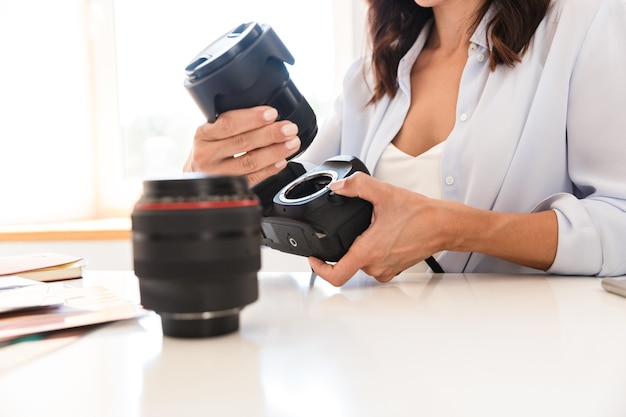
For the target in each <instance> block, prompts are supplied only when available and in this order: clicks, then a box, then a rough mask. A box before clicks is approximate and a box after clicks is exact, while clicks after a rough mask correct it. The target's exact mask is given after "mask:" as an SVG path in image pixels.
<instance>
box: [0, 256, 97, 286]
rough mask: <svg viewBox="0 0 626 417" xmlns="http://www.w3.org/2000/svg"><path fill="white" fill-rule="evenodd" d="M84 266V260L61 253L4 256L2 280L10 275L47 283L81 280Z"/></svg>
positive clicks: (1, 258)
mask: <svg viewBox="0 0 626 417" xmlns="http://www.w3.org/2000/svg"><path fill="white" fill-rule="evenodd" d="M84 265H85V263H84V260H83V259H82V258H79V257H76V256H71V255H65V254H60V253H34V254H28V255H14V256H2V257H0V279H2V277H3V276H9V275H19V276H21V277H24V278H29V279H34V280H37V281H45V282H47V281H58V280H62V279H73V278H80V277H81V276H82V274H83V266H84Z"/></svg>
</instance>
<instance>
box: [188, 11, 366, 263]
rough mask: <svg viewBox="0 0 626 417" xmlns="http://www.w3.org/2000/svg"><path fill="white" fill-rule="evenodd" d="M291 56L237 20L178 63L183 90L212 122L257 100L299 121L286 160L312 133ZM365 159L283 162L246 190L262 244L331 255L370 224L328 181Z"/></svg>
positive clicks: (258, 27) (259, 28) (362, 207)
mask: <svg viewBox="0 0 626 417" xmlns="http://www.w3.org/2000/svg"><path fill="white" fill-rule="evenodd" d="M285 63H288V64H293V63H294V58H293V56H292V55H291V53H290V52H289V51H288V50H287V48H286V47H285V45H284V44H283V43H282V41H281V40H280V39H279V38H278V36H277V35H276V33H275V32H274V31H273V30H272V28H271V27H270V26H268V25H265V24H259V23H256V22H249V23H243V24H241V25H239V26H237V27H235V28H234V29H232V30H230V31H229V32H227V33H225V34H224V35H222V36H221V37H220V38H219V39H217V40H215V41H214V42H213V43H211V44H210V45H209V46H208V47H206V48H205V49H204V50H203V51H201V52H200V53H199V54H198V55H197V56H196V57H195V58H194V59H193V60H192V61H191V63H189V64H188V65H187V67H186V68H185V73H186V79H185V83H184V85H185V88H186V89H187V91H188V92H189V94H190V95H191V96H192V98H193V99H194V101H195V102H196V104H197V105H198V107H199V108H200V110H201V111H202V113H203V114H204V116H205V117H206V118H207V120H208V121H209V122H210V123H212V122H214V121H215V120H216V119H217V118H218V117H219V115H220V114H221V113H223V112H225V111H228V110H234V109H241V108H248V107H253V106H259V105H269V106H272V107H274V108H276V109H277V110H278V118H279V120H290V121H292V122H293V123H295V124H296V125H298V132H299V133H298V136H299V137H300V140H301V146H300V149H298V150H297V151H296V152H295V153H294V154H293V155H291V156H290V157H289V158H288V159H290V160H291V159H292V158H295V157H296V156H298V155H300V154H301V153H302V152H304V151H305V150H306V149H307V148H308V147H309V145H310V144H311V143H312V141H313V138H314V137H315V135H316V134H317V121H316V117H315V113H314V112H313V110H312V108H311V106H310V105H309V104H308V102H307V101H306V99H305V98H304V97H303V95H302V94H301V93H300V92H299V91H298V89H297V88H296V86H295V85H294V83H293V82H292V81H291V79H290V77H289V72H288V71H287V69H286V67H285ZM357 171H360V172H365V173H367V174H369V172H368V170H367V168H366V167H365V165H364V164H363V163H362V162H361V161H360V160H359V159H357V158H356V157H353V156H345V155H342V156H337V157H335V158H331V159H328V160H327V161H325V162H324V163H322V164H321V165H320V166H318V167H317V168H315V169H313V170H311V171H309V172H306V170H305V169H304V167H303V166H302V165H301V164H299V163H297V162H293V161H290V162H289V163H288V165H287V167H286V168H285V169H283V170H282V171H281V172H280V173H278V174H276V175H274V176H272V177H270V178H268V179H266V180H265V181H263V182H261V183H259V184H257V185H256V186H254V187H253V188H252V191H253V192H254V193H255V194H256V195H257V196H258V198H259V200H260V203H261V207H262V218H261V229H262V230H261V231H262V243H263V244H264V245H266V246H269V247H271V248H274V249H277V250H279V251H282V252H287V253H292V254H296V255H301V256H315V257H317V258H320V259H322V260H324V261H337V260H339V258H341V257H342V256H343V255H344V254H345V253H346V251H347V250H348V248H349V247H350V245H351V244H352V242H353V241H354V239H356V237H357V236H358V235H360V234H361V233H362V232H363V231H364V230H365V229H367V227H369V225H370V222H371V216H372V205H371V204H370V203H369V202H367V201H365V200H362V199H360V198H347V197H342V196H340V195H337V194H335V193H333V192H332V191H330V189H329V185H330V184H331V183H332V182H333V181H337V180H340V179H343V178H346V177H348V176H350V175H352V174H353V173H355V172H357Z"/></svg>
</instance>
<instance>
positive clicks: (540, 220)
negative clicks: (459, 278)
mask: <svg viewBox="0 0 626 417" xmlns="http://www.w3.org/2000/svg"><path fill="white" fill-rule="evenodd" d="M330 188H331V190H333V191H334V192H336V193H337V194H341V195H344V196H347V197H360V198H363V199H364V200H368V201H369V202H371V203H372V205H373V206H374V211H373V214H372V224H371V225H370V227H369V228H368V229H367V230H365V232H363V233H362V234H361V235H360V236H359V237H357V238H356V240H355V241H354V243H353V244H352V246H351V247H350V249H349V250H348V252H347V253H346V254H345V255H344V256H343V257H342V258H341V259H340V260H339V262H337V263H336V264H335V265H331V264H327V263H325V262H323V261H321V260H319V259H316V258H312V257H311V258H309V264H310V265H311V268H312V269H313V271H315V273H316V274H317V275H319V276H320V277H322V278H324V279H325V280H326V281H328V282H330V283H331V284H333V285H336V286H340V285H343V284H344V283H346V281H348V280H349V279H350V278H351V277H352V276H353V275H354V274H355V273H356V272H357V271H358V270H359V269H361V270H363V271H364V272H365V273H367V274H369V275H371V276H373V277H375V278H376V279H377V280H379V281H381V282H387V281H390V280H391V279H392V278H393V277H394V276H396V275H397V274H399V273H400V272H402V271H403V270H405V269H407V268H408V267H410V266H412V265H415V264H416V263H418V262H420V261H422V260H424V259H426V258H428V257H429V256H431V255H432V254H433V253H436V252H440V251H444V250H447V251H457V252H479V253H483V254H486V255H489V256H494V257H497V258H501V259H504V260H506V261H509V262H513V263H516V264H519V265H523V266H527V267H530V268H535V269H537V270H546V269H548V268H549V267H550V265H552V262H554V259H555V256H556V250H557V244H558V223H557V217H556V213H555V212H554V211H553V210H546V211H541V212H533V213H501V212H495V211H490V210H481V209H477V208H473V207H470V206H468V205H465V204H461V203H458V202H454V201H450V200H437V199H431V198H427V197H425V196H423V195H420V194H417V193H413V192H411V191H408V190H406V189H403V188H399V187H394V186H392V185H390V184H386V183H383V182H380V181H378V180H376V179H374V178H372V177H370V176H369V175H367V174H363V173H356V174H354V175H352V176H351V177H349V178H346V179H345V180H342V181H337V182H335V183H334V184H331V186H330Z"/></svg>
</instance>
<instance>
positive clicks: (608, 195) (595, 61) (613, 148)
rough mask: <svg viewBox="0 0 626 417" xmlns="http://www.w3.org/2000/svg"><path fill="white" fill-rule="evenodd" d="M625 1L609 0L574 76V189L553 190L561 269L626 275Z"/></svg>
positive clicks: (570, 128)
mask: <svg viewBox="0 0 626 417" xmlns="http://www.w3.org/2000/svg"><path fill="white" fill-rule="evenodd" d="M625 120H626V1H625V0H605V1H603V2H602V5H601V6H600V7H599V8H598V12H597V14H596V15H595V17H594V19H593V22H592V24H591V26H590V27H589V30H588V33H587V35H586V37H585V40H584V41H583V43H582V45H581V48H580V51H579V55H578V59H577V61H576V64H575V67H574V70H573V72H572V77H571V81H570V97H569V100H568V116H567V147H568V155H567V160H568V173H569V176H570V179H571V181H572V183H573V185H574V195H571V194H559V195H554V196H552V197H550V198H548V199H547V200H545V201H544V202H542V203H541V204H540V205H539V206H538V207H537V209H536V210H546V209H553V210H555V212H556V213H557V218H558V227H559V232H558V233H559V235H558V249H557V254H556V259H555V261H554V263H553V265H552V266H551V268H550V269H549V270H548V272H550V273H555V274H575V275H600V276H612V275H623V274H626V125H625Z"/></svg>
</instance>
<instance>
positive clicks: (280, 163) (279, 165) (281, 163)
mask: <svg viewBox="0 0 626 417" xmlns="http://www.w3.org/2000/svg"><path fill="white" fill-rule="evenodd" d="M274 166H275V167H276V168H278V169H283V168H284V167H286V166H287V160H285V159H282V160H280V161H278V162H276V163H275V164H274Z"/></svg>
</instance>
